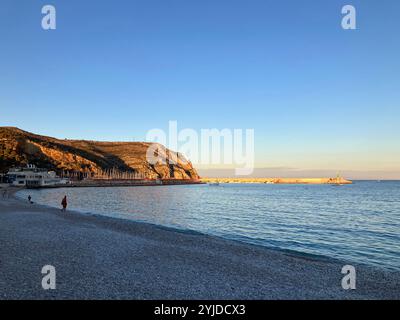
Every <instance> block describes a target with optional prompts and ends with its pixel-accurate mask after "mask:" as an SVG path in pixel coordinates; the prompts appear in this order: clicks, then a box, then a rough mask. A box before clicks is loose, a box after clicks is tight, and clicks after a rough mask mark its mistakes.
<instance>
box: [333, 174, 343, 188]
mask: <svg viewBox="0 0 400 320" xmlns="http://www.w3.org/2000/svg"><path fill="white" fill-rule="evenodd" d="M343 185H344V184H343V183H342V177H341V176H340V174H339V173H338V174H337V176H336V181H335V182H334V183H333V184H332V186H334V187H338V186H343Z"/></svg>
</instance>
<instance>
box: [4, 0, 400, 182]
mask: <svg viewBox="0 0 400 320" xmlns="http://www.w3.org/2000/svg"><path fill="white" fill-rule="evenodd" d="M46 4H52V5H54V6H55V7H56V9H57V29H56V30H53V31H44V30H42V28H41V18H42V14H41V8H42V6H43V5H46ZM346 4H352V5H354V6H355V7H356V9H357V28H358V29H357V30H346V31H345V30H343V29H342V28H341V18H342V14H341V8H342V7H343V6H344V5H346ZM399 32H400V2H399V1H395V0H393V1H389V0H386V1H385V0H383V1H382V0H381V1H378V0H373V1H372V0H363V1H354V0H350V1H338V0H329V1H321V0H304V1H297V0H291V1H288V0H283V1H268V0H246V1H245V0H229V1H228V0H202V1H198V0H142V1H135V0H131V1H120V0H117V1H75V0H68V1H66V0H63V1H33V0H32V1H22V0H12V1H11V0H3V1H2V2H1V4H0V39H1V44H0V125H12V126H18V127H20V128H21V129H24V130H27V131H32V132H35V133H40V134H44V135H50V136H56V137H58V138H79V139H80V138H84V139H94V140H128V141H130V140H143V139H144V137H145V134H146V132H147V131H148V130H150V129H152V128H164V129H166V128H167V127H168V121H169V120H177V121H178V126H179V128H181V129H183V128H194V129H197V130H198V129H201V128H219V129H223V128H232V129H233V128H243V129H246V128H254V130H255V137H256V165H257V167H259V168H281V169H282V168H283V169H282V170H287V172H286V173H285V174H289V175H290V172H291V170H300V171H302V170H303V171H304V172H308V174H309V172H310V170H311V171H312V170H319V171H318V174H321V172H326V173H329V174H330V173H332V172H336V171H342V172H345V173H346V172H349V174H350V172H354V171H359V172H360V173H359V175H360V177H362V176H363V174H364V175H365V176H367V173H368V172H378V173H377V176H379V175H380V174H381V175H382V176H384V177H398V178H400V173H399V172H400V164H399V163H400V150H399V140H400V126H399V125H398V123H399V119H400V105H399V102H400V80H399V75H400V61H399V57H400V40H399ZM321 170H322V171H321ZM288 172H289V173H288ZM379 172H380V173H379ZM368 177H369V176H368Z"/></svg>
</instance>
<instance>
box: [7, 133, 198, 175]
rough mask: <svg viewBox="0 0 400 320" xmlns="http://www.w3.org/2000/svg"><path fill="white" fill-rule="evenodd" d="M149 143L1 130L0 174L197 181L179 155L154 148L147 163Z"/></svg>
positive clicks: (188, 163) (189, 167)
mask: <svg viewBox="0 0 400 320" xmlns="http://www.w3.org/2000/svg"><path fill="white" fill-rule="evenodd" d="M150 147H154V144H152V143H146V142H99V141H87V140H60V139H56V138H51V137H45V136H40V135H36V134H33V133H29V132H26V131H23V130H20V129H18V128H13V127H0V172H6V171H7V170H8V169H9V168H10V167H12V166H24V165H26V164H28V163H30V164H35V165H36V166H38V167H43V168H48V169H51V170H55V171H58V172H62V171H73V172H81V173H85V174H87V175H89V176H96V175H98V174H99V173H101V172H104V171H107V170H118V171H119V172H130V173H132V172H135V173H138V174H139V175H140V176H142V177H146V178H150V179H198V178H199V176H198V174H197V172H196V170H195V168H194V167H193V166H192V164H191V163H190V162H189V161H187V160H186V159H185V158H184V157H183V156H182V155H180V154H177V153H176V152H173V151H171V150H169V149H167V148H165V147H163V146H161V145H157V148H155V149H156V150H157V159H158V160H159V161H157V162H154V163H150V162H149V161H148V157H147V153H148V150H149V148H150Z"/></svg>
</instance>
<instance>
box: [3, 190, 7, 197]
mask: <svg viewBox="0 0 400 320" xmlns="http://www.w3.org/2000/svg"><path fill="white" fill-rule="evenodd" d="M3 198H4V199H5V198H7V189H4V191H3Z"/></svg>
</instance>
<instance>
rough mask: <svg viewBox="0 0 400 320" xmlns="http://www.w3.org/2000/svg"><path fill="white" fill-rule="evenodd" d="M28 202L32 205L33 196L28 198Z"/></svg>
mask: <svg viewBox="0 0 400 320" xmlns="http://www.w3.org/2000/svg"><path fill="white" fill-rule="evenodd" d="M28 201H29V203H32V197H31V195H29V196H28Z"/></svg>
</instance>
